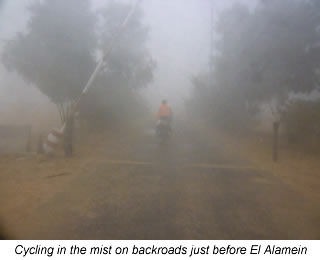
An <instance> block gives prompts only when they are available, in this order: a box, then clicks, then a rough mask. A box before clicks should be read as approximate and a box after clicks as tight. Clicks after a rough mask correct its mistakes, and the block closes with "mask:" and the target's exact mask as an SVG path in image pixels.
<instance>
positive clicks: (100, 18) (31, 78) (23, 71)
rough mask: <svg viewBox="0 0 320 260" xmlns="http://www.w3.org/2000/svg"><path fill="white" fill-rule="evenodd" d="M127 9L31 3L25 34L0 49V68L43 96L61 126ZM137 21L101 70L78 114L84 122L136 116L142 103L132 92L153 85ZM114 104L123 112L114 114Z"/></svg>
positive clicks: (143, 28)
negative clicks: (56, 111)
mask: <svg viewBox="0 0 320 260" xmlns="http://www.w3.org/2000/svg"><path fill="white" fill-rule="evenodd" d="M75 6H77V8H74V7H75ZM129 8H130V6H129V5H126V4H123V3H116V2H111V3H110V4H108V5H107V6H106V7H104V8H102V9H101V10H99V11H98V12H93V11H92V9H91V8H90V1H81V3H80V4H79V3H78V1H68V2H67V3H66V2H65V1H62V0H58V1H44V2H39V3H35V4H33V5H32V6H30V7H29V9H30V13H31V18H30V20H29V22H28V26H27V28H28V29H27V31H26V32H24V33H19V34H18V35H17V36H16V37H15V38H14V39H13V40H11V41H9V42H8V43H7V44H6V46H5V47H4V51H3V55H2V60H3V63H4V64H5V66H6V68H7V69H9V70H11V71H16V72H17V73H18V74H19V75H21V76H22V77H23V78H24V79H25V80H26V81H27V82H28V83H31V84H34V85H35V86H36V87H37V88H39V89H40V90H41V92H42V93H43V94H44V95H46V96H48V97H49V98H50V99H51V101H52V102H54V103H55V104H56V105H57V107H58V108H59V112H60V115H61V119H62V120H64V119H65V114H66V110H68V109H70V108H69V107H70V103H71V102H74V101H75V100H76V99H77V98H78V97H79V95H80V93H81V91H82V89H83V87H84V85H85V84H86V82H87V81H88V79H89V77H90V74H91V73H92V72H93V70H94V68H95V64H96V60H97V59H98V57H99V56H101V55H102V53H103V52H104V50H105V49H106V48H108V44H109V43H110V41H111V38H112V37H113V36H114V34H115V33H116V32H117V31H118V30H119V26H120V25H121V23H122V21H123V20H124V18H125V17H126V15H127V13H128V11H129ZM57 18H59V19H57ZM141 18H142V12H141V9H140V10H138V11H137V12H136V13H135V14H134V16H133V18H132V20H131V21H130V24H129V26H128V27H127V28H126V30H125V31H124V33H123V34H122V35H121V37H120V39H118V41H117V44H116V46H115V48H113V51H112V52H111V53H110V55H109V56H108V63H107V64H106V66H105V69H104V70H103V72H102V73H100V75H99V77H98V79H97V80H96V82H95V85H98V86H96V90H95V91H93V93H92V94H90V96H89V97H88V98H87V99H86V102H85V104H84V105H83V106H82V107H81V108H80V109H81V110H82V112H83V113H81V114H82V115H83V116H88V118H87V119H90V120H91V119H92V115H93V114H96V119H97V117H98V116H99V115H103V114H113V113H114V111H116V113H118V114H119V116H120V114H121V113H120V112H119V111H122V112H123V113H124V114H125V113H128V112H130V111H135V108H136V107H135V106H138V105H139V103H140V102H142V101H141V100H140V99H139V100H137V98H138V97H137V94H136V93H134V92H133V90H134V89H138V88H143V87H146V86H147V85H148V83H150V82H151V81H152V79H153V69H154V67H155V63H154V62H153V60H152V58H151V56H150V54H149V53H148V50H147V48H146V40H147V37H148V29H147V27H146V26H144V25H143V24H142V23H141ZM114 100H116V102H114ZM119 103H120V104H122V107H125V108H126V110H127V111H123V110H124V109H119V106H117V104H119ZM126 103H128V104H130V105H133V106H134V107H130V105H129V107H128V106H126ZM89 108H90V109H89ZM89 110H90V111H89ZM124 114H122V115H124ZM90 115H91V116H90ZM104 119H106V118H100V119H99V121H101V120H102V121H103V120H104ZM108 119H110V116H109V117H108Z"/></svg>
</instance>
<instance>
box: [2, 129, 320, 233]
mask: <svg viewBox="0 0 320 260" xmlns="http://www.w3.org/2000/svg"><path fill="white" fill-rule="evenodd" d="M129 147H130V151H129V152H128V153H127V154H126V155H124V156H118V157H113V158H111V157H110V155H107V153H106V155H105V156H104V155H103V154H102V157H101V159H99V160H96V161H94V162H93V161H91V162H88V163H87V164H84V167H79V168H74V169H73V171H71V172H68V171H66V172H63V171H62V172H57V173H56V174H51V175H49V176H47V177H46V178H42V179H41V181H39V180H38V181H35V184H36V185H40V186H41V187H44V188H43V191H42V192H41V193H34V194H33V195H30V194H32V189H31V191H30V189H29V190H28V192H29V193H26V192H25V191H24V189H23V188H19V189H16V190H15V191H13V192H9V191H7V192H3V191H2V192H1V198H2V201H4V200H6V202H7V205H10V206H6V207H5V209H4V210H3V211H2V215H3V219H4V220H6V221H5V222H4V223H9V222H10V219H11V222H10V225H9V226H10V227H11V228H12V229H13V230H14V232H12V234H14V238H27V239H320V211H319V208H320V207H319V205H320V203H316V202H315V201H314V200H312V198H310V197H307V195H304V194H302V193H301V192H298V191H296V190H295V189H294V188H293V187H291V186H288V185H287V184H285V183H283V182H282V181H281V180H280V179H279V178H277V177H275V176H273V175H272V174H270V173H267V172H264V171H263V170H260V169H257V168H255V167H254V166H252V165H250V164H249V163H248V162H245V161H239V160H236V159H234V158H228V157H227V156H225V155H224V154H223V153H222V151H221V147H219V146H218V145H217V144H215V143H214V142H209V141H208V139H207V138H206V137H201V136H200V135H199V134H198V133H196V132H190V131H189V132H188V131H186V129H185V128H183V127H182V128H181V129H180V130H177V131H176V132H175V135H174V137H173V138H172V140H171V141H170V142H168V143H166V144H159V143H157V142H156V140H155V139H154V138H153V136H151V135H150V134H148V133H146V134H144V135H142V136H140V137H139V138H136V139H134V141H133V142H132V143H130V145H129ZM105 149H106V150H108V149H109V147H108V145H106V147H105ZM235 149H241V148H236V147H235ZM92 150H93V151H94V147H93V148H92ZM53 160H54V159H53ZM36 169H38V168H35V174H38V175H37V176H41V175H45V173H41V172H36ZM39 169H42V168H39ZM8 176H9V175H8ZM8 176H7V177H6V176H1V177H0V178H1V182H2V184H1V185H2V186H5V185H6V178H9V177H8ZM13 176H15V177H11V179H10V182H11V183H13V182H18V183H19V181H20V182H22V180H21V179H20V178H22V177H21V175H13ZM19 176H20V177H19ZM29 179H31V182H32V180H33V179H32V177H29ZM29 183H30V180H29ZM13 186H14V185H13ZM20 187H23V185H22V186H20ZM4 190H6V189H4ZM46 190H48V192H47V193H46ZM49 190H50V196H49V195H48V193H49ZM18 193H21V194H23V195H22V197H23V198H24V200H23V199H22V198H20V200H17V197H18V195H17V194H18ZM37 194H38V195H37ZM41 198H42V199H41ZM28 200H29V201H28ZM9 231H10V228H9ZM9 233H10V232H9Z"/></svg>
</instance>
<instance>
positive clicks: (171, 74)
mask: <svg viewBox="0 0 320 260" xmlns="http://www.w3.org/2000/svg"><path fill="white" fill-rule="evenodd" d="M119 1H120V2H127V3H133V2H134V1H129V0H128V1H126V0H123V1H121V0H119ZM33 2H34V1H33V0H21V1H5V2H4V4H3V6H2V9H1V27H0V36H1V43H0V44H1V45H0V46H2V45H3V43H4V42H5V41H6V40H8V39H11V38H12V37H13V36H14V35H15V34H16V33H17V32H19V31H22V32H23V31H25V30H26V23H27V21H28V18H29V13H28V9H26V7H27V6H29V5H30V4H31V3H33ZM235 2H239V1H236V0H227V1H210V0H201V1H199V0H187V1H185V0H161V1H160V0H148V1H147V0H145V1H142V3H141V5H142V8H143V11H144V22H145V24H146V25H147V26H148V27H149V30H150V34H149V39H148V48H149V50H150V53H151V56H152V58H153V60H154V61H155V62H156V64H157V67H156V70H155V72H154V75H155V76H154V81H153V82H152V83H151V84H150V85H149V86H148V88H147V89H145V90H143V91H142V92H143V95H144V96H145V97H146V98H147V100H148V101H149V104H150V105H151V106H152V107H153V109H155V107H157V106H158V104H159V102H160V101H161V100H162V99H163V98H166V99H168V100H169V101H170V103H171V104H172V105H173V106H174V107H176V108H178V107H179V106H180V105H181V104H182V103H183V101H184V100H185V99H186V98H187V97H188V95H189V93H190V88H191V81H190V79H191V78H192V77H193V76H195V75H197V74H199V73H202V72H203V71H207V70H208V63H209V53H210V44H211V39H210V30H211V25H210V24H211V18H212V19H213V22H215V20H216V18H217V16H218V15H219V13H220V12H221V10H223V9H225V8H227V7H230V6H231V5H232V4H233V3H235ZM240 2H244V3H246V4H247V5H249V6H250V7H251V8H253V7H254V6H255V2H256V1H252V0H241V1H240ZM106 4H107V1H102V0H93V1H92V6H93V8H94V9H98V8H101V7H103V6H105V5H106ZM213 37H215V35H213ZM1 75H3V77H2V78H1V80H2V81H4V80H5V78H6V75H7V74H6V72H4V71H3V68H2V67H1ZM11 77H12V76H11ZM20 83H21V82H20ZM21 84H23V83H21ZM3 88H4V87H2V88H1V91H5V90H4V89H3ZM24 90H26V89H24ZM26 91H27V92H28V90H26ZM32 93H33V92H32Z"/></svg>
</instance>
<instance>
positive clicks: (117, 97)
mask: <svg viewBox="0 0 320 260" xmlns="http://www.w3.org/2000/svg"><path fill="white" fill-rule="evenodd" d="M130 8H131V7H130V5H128V4H124V3H119V2H115V1H112V2H110V3H109V4H108V5H107V6H106V7H104V8H103V9H101V10H99V11H98V17H99V26H98V27H97V32H98V39H99V49H100V52H107V57H106V64H105V66H104V69H103V71H102V72H101V73H100V74H99V76H98V77H97V80H96V81H95V83H94V90H93V91H90V92H89V93H88V95H87V97H86V99H85V100H84V103H83V104H82V107H81V113H82V114H85V115H86V118H88V119H89V120H90V121H91V123H93V124H94V125H97V123H100V124H102V125H103V124H105V123H110V121H112V120H119V119H122V121H130V120H129V119H130V118H136V117H137V116H141V114H142V111H144V106H145V104H144V103H143V101H142V99H141V97H140V96H139V93H138V91H137V90H139V89H141V88H145V87H147V85H148V84H149V83H150V82H151V81H152V80H153V71H154V68H155V62H154V61H153V60H152V58H151V55H150V54H149V51H148V48H147V40H148V33H149V30H148V28H147V27H146V26H145V25H144V24H143V23H142V18H143V13H142V10H141V8H140V7H138V8H137V9H136V10H135V12H134V14H133V16H132V17H131V19H130V21H129V23H128V24H127V26H126V28H125V29H124V31H122V32H121V33H120V34H119V28H120V26H121V24H122V23H123V20H124V18H125V17H126V16H127V14H128V12H129V10H130ZM115 38H116V40H114V39H115ZM114 41H116V42H115V44H114V45H113V46H110V44H112V43H113V42H114ZM110 50H111V51H110ZM92 104H94V105H95V106H94V107H93V106H92ZM89 107H90V109H88V108H89ZM124 119H125V120H124Z"/></svg>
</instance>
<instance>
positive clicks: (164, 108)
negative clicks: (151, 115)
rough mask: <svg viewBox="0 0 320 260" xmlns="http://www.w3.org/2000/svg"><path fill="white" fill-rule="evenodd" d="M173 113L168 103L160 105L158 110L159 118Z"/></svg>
mask: <svg viewBox="0 0 320 260" xmlns="http://www.w3.org/2000/svg"><path fill="white" fill-rule="evenodd" d="M171 115H172V113H171V109H170V107H169V106H168V104H161V105H160V107H159V111H158V114H157V117H158V118H160V117H170V116H171Z"/></svg>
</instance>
